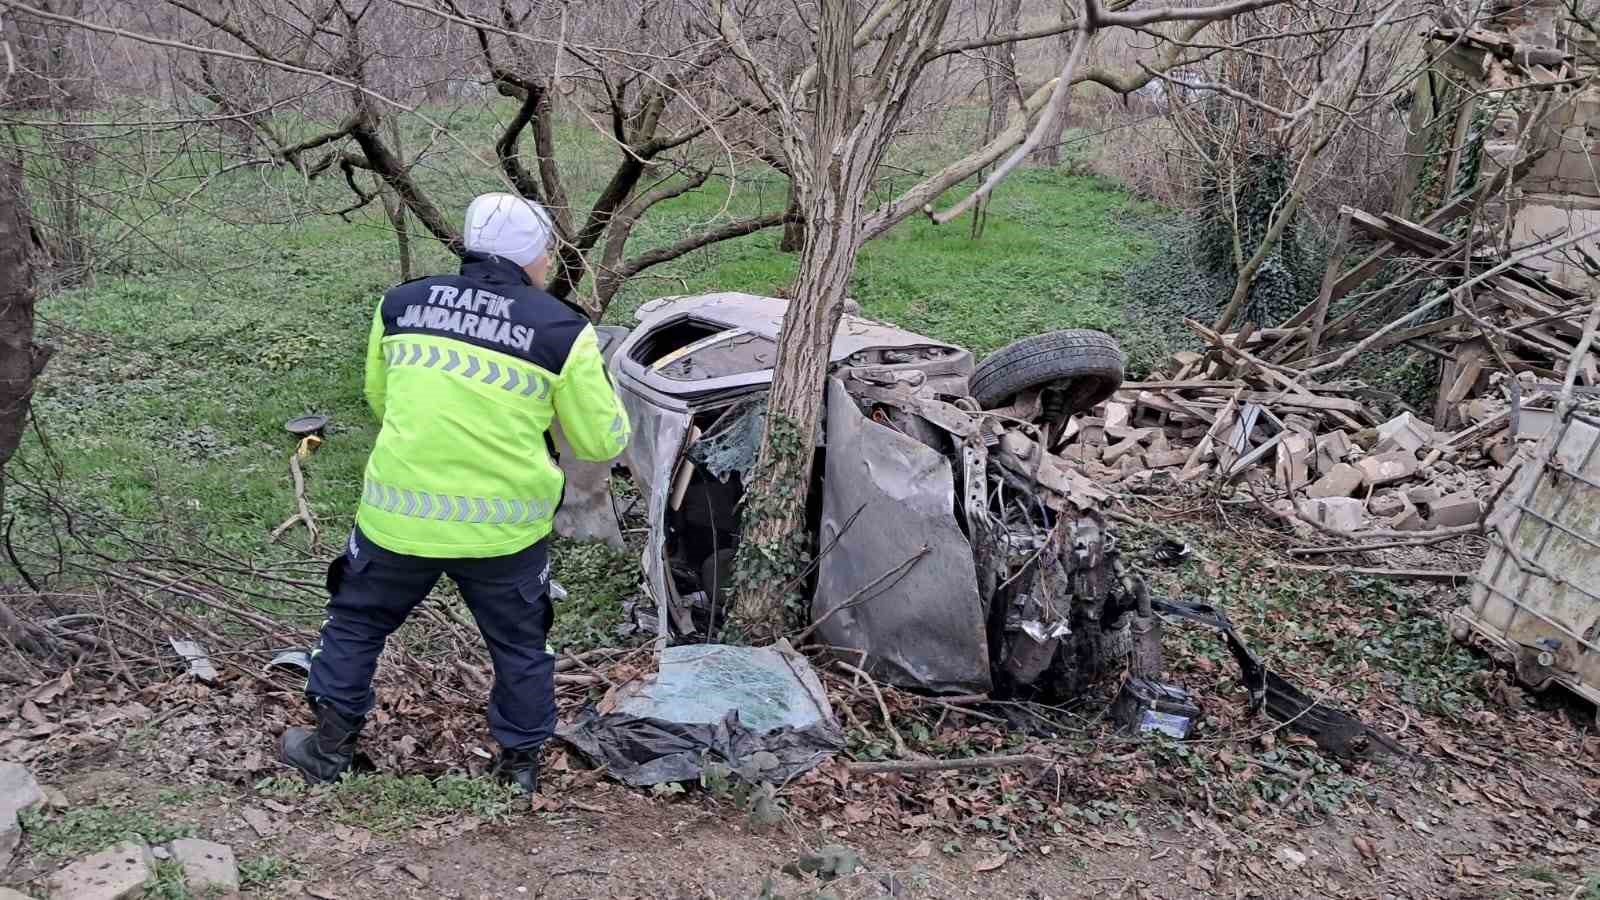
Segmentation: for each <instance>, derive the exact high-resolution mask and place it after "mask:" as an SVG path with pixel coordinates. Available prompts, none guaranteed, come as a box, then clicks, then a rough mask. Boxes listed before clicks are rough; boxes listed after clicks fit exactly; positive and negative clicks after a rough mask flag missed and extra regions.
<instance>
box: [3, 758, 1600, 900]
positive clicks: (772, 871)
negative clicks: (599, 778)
mask: <svg viewBox="0 0 1600 900" xmlns="http://www.w3.org/2000/svg"><path fill="white" fill-rule="evenodd" d="M1474 749H1483V750H1490V751H1492V749H1493V748H1491V747H1485V748H1474ZM1461 752H1462V753H1463V754H1464V755H1467V754H1468V751H1465V750H1462V751H1461ZM119 757H120V754H119ZM106 762H112V760H109V759H108V760H106ZM117 762H118V763H119V765H118V766H117V767H116V768H110V769H103V770H98V771H95V772H90V773H84V774H80V775H77V776H72V777H70V778H68V779H66V780H65V781H63V782H61V784H62V786H63V788H64V791H65V793H66V794H67V796H68V799H69V802H70V803H71V804H73V805H74V806H76V805H80V804H83V805H88V804H99V805H105V804H109V805H112V806H117V805H120V804H137V803H140V802H149V801H150V800H151V799H152V798H153V797H155V796H157V795H159V794H160V792H161V781H160V779H159V778H155V777H151V775H150V774H146V773H145V772H143V771H141V767H140V766H139V764H138V761H137V760H135V759H131V758H127V757H121V758H120V759H118V760H117ZM146 768H148V767H146ZM1588 768H1589V769H1590V770H1591V771H1592V770H1593V769H1594V766H1593V765H1592V764H1591V765H1590V766H1588ZM1490 783H1494V784H1496V785H1497V787H1498V789H1496V788H1490V787H1487V785H1488V784H1490ZM1593 787H1594V781H1592V780H1591V781H1590V782H1589V786H1588V787H1587V788H1586V789H1585V788H1578V790H1577V791H1576V792H1575V791H1574V790H1573V788H1574V786H1573V785H1567V784H1562V783H1560V782H1558V781H1555V780H1552V779H1550V778H1547V777H1544V776H1543V773H1541V772H1539V771H1537V770H1536V769H1535V768H1534V767H1523V766H1490V767H1487V768H1483V767H1479V766H1476V765H1474V764H1473V763H1457V764H1447V765H1443V766H1441V767H1440V769H1439V770H1438V771H1435V772H1434V773H1432V774H1431V775H1430V776H1427V777H1423V778H1419V779H1416V780H1414V781H1410V782H1405V781H1395V782H1391V783H1389V784H1386V785H1385V786H1384V787H1383V788H1382V789H1381V790H1380V791H1379V797H1378V799H1377V800H1375V801H1370V802H1363V803H1360V804H1357V805H1356V807H1355V808H1353V809H1352V810H1350V811H1349V812H1346V813H1344V814H1341V815H1339V816H1334V817H1329V818H1327V819H1324V820H1322V821H1320V822H1316V823H1313V824H1309V825H1299V824H1295V823H1290V822H1287V821H1283V820H1282V819H1278V820H1270V821H1268V822H1267V823H1265V824H1261V823H1258V824H1257V826H1256V827H1251V828H1245V827H1240V823H1239V822H1236V821H1234V820H1232V819H1230V818H1228V817H1221V816H1213V815H1210V814H1208V813H1207V811H1206V810H1205V809H1204V808H1203V807H1204V801H1203V800H1202V801H1199V802H1196V803H1194V804H1191V805H1188V806H1187V807H1186V808H1185V807H1181V806H1173V807H1172V808H1171V810H1170V815H1168V816H1166V817H1156V818H1152V819H1151V820H1150V824H1143V825H1140V826H1139V827H1135V828H1132V829H1130V828H1126V827H1123V826H1121V825H1115V826H1107V827H1081V828H1076V829H1072V830H1069V831H1066V832H1065V833H1062V834H1059V835H1052V836H1050V837H1048V838H1045V837H1035V838H1022V839H1019V840H1018V841H1017V842H1016V843H1015V844H1013V845H1012V849H1013V852H1010V853H1005V852H996V851H997V847H996V844H997V842H994V841H991V842H989V846H987V847H985V844H984V842H983V841H981V840H979V841H974V840H972V839H971V838H970V837H965V838H962V837H953V834H954V832H953V830H951V829H945V828H940V827H932V828H915V827H905V826H904V825H899V826H897V825H896V824H895V823H886V822H877V821H873V822H869V823H863V824H861V825H857V826H843V825H835V826H834V827H832V828H825V827H822V824H820V823H817V822H812V823H803V822H799V821H793V820H791V821H786V822H784V823H781V824H779V825H776V826H773V827H771V828H753V827H751V826H750V824H749V822H748V820H747V818H746V816H745V815H744V814H743V813H741V812H739V811H738V810H736V809H731V808H728V807H727V806H725V805H720V804H717V803H714V802H707V801H706V800H705V799H704V798H691V799H687V800H683V799H679V800H665V799H660V798H656V797H651V796H649V795H648V794H643V793H639V792H635V791H630V790H627V789H624V788H621V787H617V786H614V785H611V784H608V783H606V782H597V783H595V784H593V785H591V786H589V787H587V788H581V789H578V790H574V791H571V792H569V793H567V794H565V795H563V796H561V797H559V798H551V799H549V800H546V801H545V803H546V804H548V805H549V806H551V807H553V808H550V809H545V810H541V811H539V812H527V811H521V812H517V813H514V814H512V815H511V816H510V817H509V818H508V819H506V820H504V821H501V822H497V823H490V822H482V821H480V820H477V819H474V818H473V817H471V816H467V815H449V816H443V817H441V818H439V819H436V820H432V821H427V822H422V823H417V824H415V825H412V826H411V827H406V828H404V829H401V830H399V831H395V832H390V833H383V832H373V831H370V830H368V829H365V828H361V827H359V826H348V825H342V824H338V823H336V822H334V821H332V820H331V819H330V818H328V817H326V816H322V815H318V814H315V813H313V814H309V815H301V814H300V813H299V812H298V811H297V810H296V809H295V808H294V805H293V804H281V803H274V802H272V801H270V800H269V801H266V802H264V801H263V799H262V798H261V797H260V796H259V795H258V794H256V793H254V792H251V791H248V790H243V791H241V790H226V791H224V792H221V793H214V794H209V795H208V796H205V797H204V798H202V799H198V800H191V801H189V802H185V803H178V804H169V805H167V806H165V807H163V809H162V813H163V815H164V816H165V817H167V818H169V819H171V820H174V821H184V822H193V823H196V824H197V825H198V827H199V830H200V831H201V833H203V834H204V835H205V836H207V837H209V838H211V839H212V840H218V841H222V842H224V843H228V844H230V845H231V846H232V847H233V848H234V851H235V853H236V854H237V855H238V856H239V857H240V858H241V859H245V858H251V857H254V856H259V855H261V854H265V853H271V854H275V855H278V856H281V857H283V858H285V859H288V860H292V861H293V863H294V866H295V873H296V874H295V877H293V878H285V879H283V880H280V881H277V882H276V883H273V884H270V885H267V886H265V887H262V888H260V889H256V890H249V891H247V892H246V895H247V896H259V897H304V896H312V897H323V898H331V897H337V898H367V897H372V896H386V897H408V898H409V897H419V898H420V897H451V898H473V900H476V898H499V897H563V898H580V897H581V898H669V897H670V898H685V900H689V898H694V900H702V898H704V900H709V898H754V897H763V896H767V897H798V896H815V894H812V893H811V892H813V891H816V890H818V887H819V886H818V885H817V884H816V882H815V881H812V880H810V879H806V880H801V879H796V878H793V877H791V876H789V875H786V874H783V873H782V872H781V871H780V870H781V869H782V867H783V866H784V865H785V864H786V863H789V862H791V861H794V860H796V859H798V858H800V857H802V856H804V855H805V854H807V853H811V852H814V851H816V850H817V849H818V848H819V847H822V846H826V845H841V846H848V847H850V848H852V849H854V850H855V851H856V852H857V853H858V854H859V855H860V858H861V862H862V867H861V870H860V871H859V872H858V873H857V874H855V875H852V876H850V877H846V878H842V879H839V880H837V881H835V882H833V883H832V884H831V885H829V886H828V889H829V890H831V891H832V895H833V896H837V897H841V898H843V897H877V896H906V897H1015V898H1050V897H1057V898H1059V897H1130V898H1132V897H1148V898H1174V900H1176V898H1202V897H1373V898H1380V897H1381V898H1389V897H1396V898H1398V897H1450V898H1469V897H1473V898H1476V897H1561V898H1567V897H1579V896H1585V897H1586V896H1592V892H1593V889H1594V888H1593V884H1592V882H1589V883H1586V881H1587V880H1588V879H1589V878H1592V876H1593V874H1595V873H1596V872H1597V871H1600V850H1597V847H1600V844H1597V842H1596V840H1595V836H1596V828H1597V827H1600V821H1597V819H1600V812H1597V811H1596V808H1595V806H1594V804H1595V799H1594V793H1593ZM250 811H253V812H250ZM261 812H266V814H267V816H266V818H267V820H268V821H269V822H270V823H271V825H270V827H269V829H268V830H269V833H268V834H266V835H262V834H259V833H258V832H257V831H256V830H254V829H253V828H252V826H251V825H250V824H248V823H247V818H248V819H255V820H257V821H258V822H259V821H260V819H259V814H260V813H261ZM1158 823H1159V824H1158ZM952 840H955V843H956V844H957V845H959V846H956V845H952V844H951V843H950V841H952ZM51 868H53V865H51V861H48V860H39V859H30V860H28V861H27V862H25V863H24V864H23V865H22V866H19V867H18V868H17V869H14V870H13V871H12V872H11V873H10V877H9V878H8V879H7V882H8V883H14V884H15V883H18V882H20V881H21V880H22V878H26V877H27V876H29V875H33V874H42V873H44V872H47V871H48V870H49V869H51ZM763 890H766V891H767V893H765V894H764V893H763Z"/></svg>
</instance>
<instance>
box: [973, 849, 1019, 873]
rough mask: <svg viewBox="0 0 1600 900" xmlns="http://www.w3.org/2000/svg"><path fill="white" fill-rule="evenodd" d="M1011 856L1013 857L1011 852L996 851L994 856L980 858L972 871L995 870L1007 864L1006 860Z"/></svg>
mask: <svg viewBox="0 0 1600 900" xmlns="http://www.w3.org/2000/svg"><path fill="white" fill-rule="evenodd" d="M1010 858H1011V854H1009V853H996V854H995V855H993V856H988V857H984V858H983V859H980V860H978V861H977V863H975V864H974V865H973V867H972V871H974V872H993V871H994V870H995V869H998V868H1000V867H1001V866H1003V865H1005V864H1006V860H1008V859H1010Z"/></svg>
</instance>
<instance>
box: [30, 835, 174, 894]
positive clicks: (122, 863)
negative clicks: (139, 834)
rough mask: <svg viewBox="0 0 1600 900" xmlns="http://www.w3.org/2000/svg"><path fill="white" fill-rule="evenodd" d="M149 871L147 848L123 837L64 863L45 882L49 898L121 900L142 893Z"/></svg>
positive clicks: (148, 851) (152, 868) (151, 871)
mask: <svg viewBox="0 0 1600 900" xmlns="http://www.w3.org/2000/svg"><path fill="white" fill-rule="evenodd" d="M152 874H154V864H153V862H152V860H151V858H150V850H149V848H147V847H145V846H144V845H142V844H135V843H133V842H131V841H124V842H123V843H120V844H118V845H116V846H115V847H112V848H111V849H109V850H103V851H101V852H99V853H96V854H94V855H93V856H86V857H84V858H83V859H80V860H78V861H77V862H75V863H73V864H71V865H69V866H67V867H66V868H64V869H62V870H61V871H59V872H57V873H55V874H54V875H52V876H50V878H49V880H48V881H46V882H45V885H46V887H47V889H48V890H49V896H50V898H51V900H124V898H127V897H138V896H140V895H141V894H143V893H144V883H145V882H146V881H149V880H150V876H151V875H152Z"/></svg>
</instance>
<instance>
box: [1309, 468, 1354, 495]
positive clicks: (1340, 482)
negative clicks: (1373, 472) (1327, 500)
mask: <svg viewBox="0 0 1600 900" xmlns="http://www.w3.org/2000/svg"><path fill="white" fill-rule="evenodd" d="M1366 480H1367V479H1366V475H1365V474H1364V473H1363V472H1362V471H1361V469H1359V468H1357V467H1355V466H1352V465H1350V464H1349V463H1338V464H1336V465H1334V466H1333V468H1331V469H1329V470H1328V472H1327V473H1326V474H1324V475H1323V476H1322V477H1321V478H1318V479H1317V480H1316V482H1315V483H1313V484H1312V485H1311V488H1310V490H1308V491H1306V495H1307V496H1309V497H1311V498H1312V499H1314V500H1320V499H1322V498H1324V497H1348V496H1350V495H1351V494H1354V493H1355V492H1356V491H1358V490H1360V489H1361V486H1362V485H1363V484H1365V483H1366Z"/></svg>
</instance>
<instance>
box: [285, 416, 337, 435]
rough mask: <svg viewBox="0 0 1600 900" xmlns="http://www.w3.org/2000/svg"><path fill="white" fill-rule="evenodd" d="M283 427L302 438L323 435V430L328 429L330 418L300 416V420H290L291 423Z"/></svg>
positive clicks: (288, 422)
mask: <svg viewBox="0 0 1600 900" xmlns="http://www.w3.org/2000/svg"><path fill="white" fill-rule="evenodd" d="M283 427H284V428H285V429H287V430H288V432H289V433H290V434H293V435H298V436H300V437H306V436H308V435H313V434H321V433H322V429H324V428H327V427H328V417H327V416H300V417H299V418H296V419H290V420H289V421H287V422H285V423H283Z"/></svg>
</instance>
